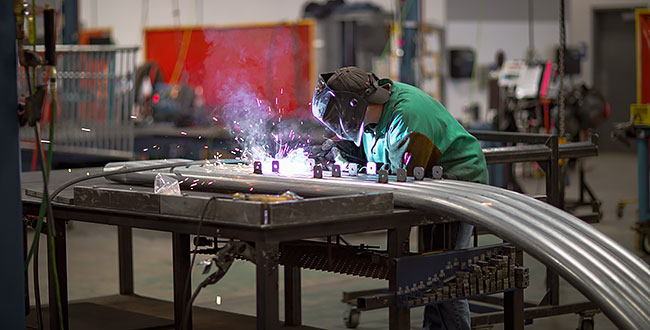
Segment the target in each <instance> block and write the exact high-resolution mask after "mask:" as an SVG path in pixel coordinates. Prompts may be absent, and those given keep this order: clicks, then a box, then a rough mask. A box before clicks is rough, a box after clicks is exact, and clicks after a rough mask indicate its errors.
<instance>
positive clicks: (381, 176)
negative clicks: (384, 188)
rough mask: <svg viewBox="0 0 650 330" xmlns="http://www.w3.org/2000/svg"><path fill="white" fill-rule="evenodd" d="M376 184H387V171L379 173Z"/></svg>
mask: <svg viewBox="0 0 650 330" xmlns="http://www.w3.org/2000/svg"><path fill="white" fill-rule="evenodd" d="M377 182H379V183H388V171H386V170H381V171H379V176H378V177H377Z"/></svg>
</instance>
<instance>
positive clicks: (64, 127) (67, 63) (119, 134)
mask: <svg viewBox="0 0 650 330" xmlns="http://www.w3.org/2000/svg"><path fill="white" fill-rule="evenodd" d="M43 50H44V49H43V47H42V46H38V47H37V51H38V52H43ZM137 50H138V47H117V46H95V45H92V46H91V45H57V74H56V81H57V86H56V89H57V93H56V94H57V103H58V104H57V111H56V113H55V114H54V116H55V117H54V118H55V129H54V139H53V140H54V149H53V150H54V151H55V152H59V153H72V154H81V155H94V156H100V157H107V158H121V159H131V158H133V155H134V153H133V140H134V134H133V127H134V120H133V119H132V118H131V116H132V115H133V106H134V90H135V68H136V51H137ZM41 74H43V73H41ZM18 79H19V91H20V93H21V94H22V95H27V94H28V90H27V87H26V86H27V84H26V80H25V71H24V69H23V68H22V67H19V75H18ZM37 80H39V81H42V79H37ZM45 108H49V104H46V105H45V106H44V109H45ZM48 112H49V110H48V111H44V116H43V117H44V118H43V121H42V122H41V123H42V124H41V129H42V133H41V137H42V139H47V137H48V136H49V127H48V126H49V125H46V124H45V123H46V122H49V120H50V118H49V115H45V113H48ZM20 138H21V148H23V149H33V148H34V145H35V144H34V142H35V141H34V132H33V130H32V129H31V128H29V127H23V128H22V129H21V131H20ZM44 142H46V143H48V142H49V141H44Z"/></svg>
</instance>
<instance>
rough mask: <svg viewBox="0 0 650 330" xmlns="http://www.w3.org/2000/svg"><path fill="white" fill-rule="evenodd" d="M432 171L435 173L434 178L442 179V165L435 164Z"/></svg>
mask: <svg viewBox="0 0 650 330" xmlns="http://www.w3.org/2000/svg"><path fill="white" fill-rule="evenodd" d="M431 172H432V173H433V178H434V179H436V180H440V179H442V166H434V167H433V169H431Z"/></svg>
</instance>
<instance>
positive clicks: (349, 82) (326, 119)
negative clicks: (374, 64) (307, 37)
mask: <svg viewBox="0 0 650 330" xmlns="http://www.w3.org/2000/svg"><path fill="white" fill-rule="evenodd" d="M377 82H378V79H377V76H375V75H374V74H368V73H366V72H364V71H362V70H361V69H359V68H356V67H346V68H341V69H338V70H336V71H335V72H330V73H323V74H320V75H319V76H318V81H317V82H316V87H315V88H314V95H313V97H312V101H311V110H312V114H313V115H314V117H315V118H316V119H318V121H320V122H321V123H322V124H323V125H325V127H327V128H328V129H329V130H331V131H332V132H334V133H335V134H336V136H337V137H338V138H339V139H341V140H348V141H353V142H354V144H356V145H357V146H361V139H362V137H363V126H364V122H363V119H364V117H365V115H366V109H367V107H368V103H375V104H384V103H386V101H388V98H389V97H390V92H389V91H387V90H385V89H383V88H381V87H379V86H378V83H377Z"/></svg>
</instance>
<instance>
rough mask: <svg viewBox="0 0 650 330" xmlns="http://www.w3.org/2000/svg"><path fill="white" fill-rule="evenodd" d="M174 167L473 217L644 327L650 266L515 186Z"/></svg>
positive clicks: (237, 185)
mask: <svg viewBox="0 0 650 330" xmlns="http://www.w3.org/2000/svg"><path fill="white" fill-rule="evenodd" d="M174 172H175V173H176V174H177V175H178V176H179V178H183V177H184V176H187V177H192V178H193V179H196V178H198V179H203V180H206V181H213V183H214V184H212V185H210V187H214V189H225V190H240V191H247V190H248V189H249V188H250V187H254V188H255V191H256V192H266V193H279V192H282V191H283V190H285V189H286V190H292V191H294V192H296V193H298V194H303V195H308V196H315V195H318V196H331V195H341V194H355V193H362V192H392V193H393V195H394V198H395V204H396V205H399V206H405V207H412V208H416V209H419V210H423V211H427V212H431V213H436V214H439V215H444V216H448V217H450V218H452V219H455V220H459V221H465V222H468V223H472V224H475V225H479V226H481V227H484V228H486V229H488V230H489V231H491V232H493V233H495V234H497V235H498V236H500V237H502V238H504V239H505V240H507V241H509V242H511V243H513V244H515V245H517V246H520V247H521V248H523V249H524V250H525V251H526V252H528V253H529V254H530V255H532V256H533V257H535V258H537V259H538V260H540V261H542V262H543V263H545V264H546V265H548V266H549V267H550V268H552V269H553V270H555V271H556V272H558V273H559V274H560V275H562V276H563V277H564V278H565V279H566V280H567V281H568V282H570V283H571V284H572V285H573V286H575V287H576V288H577V289H578V290H579V291H581V292H582V293H583V294H584V295H585V296H587V297H588V298H589V299H590V300H591V301H592V302H594V303H595V304H596V305H597V306H598V307H600V308H601V309H602V310H603V312H604V313H605V315H607V316H608V317H609V318H610V320H612V321H613V322H614V323H615V324H616V325H617V326H618V327H620V328H622V329H646V328H650V312H649V308H648V307H647V305H648V301H650V289H649V288H650V276H649V275H650V268H649V267H648V266H647V265H646V264H645V263H644V262H643V261H641V260H640V259H639V258H638V257H636V256H634V255H633V254H631V253H630V252H629V251H627V250H625V249H624V248H623V247H621V246H620V245H618V244H617V243H615V242H614V241H612V240H611V239H610V238H608V237H606V236H605V235H603V234H602V233H600V232H598V231H596V230H595V229H593V228H592V227H590V226H588V225H586V224H585V223H583V222H582V221H581V220H579V219H577V218H575V217H574V216H572V215H570V214H568V213H565V212H563V211H561V210H559V209H556V208H554V207H552V206H550V205H548V204H545V203H543V202H540V201H538V200H536V199H533V198H530V197H527V196H525V195H522V194H518V193H515V192H512V191H508V190H504V189H500V188H496V187H492V186H487V185H481V184H476V183H469V182H460V181H450V180H443V181H437V180H436V181H434V180H425V181H421V182H408V183H395V182H391V183H390V184H378V183H375V182H374V181H375V180H376V178H374V177H372V176H364V175H362V176H359V177H356V178H351V177H347V178H336V179H313V178H310V177H307V176H291V177H287V176H282V175H277V174H273V175H252V174H247V173H241V170H240V172H237V170H236V169H235V168H234V167H232V166H229V167H225V168H224V167H221V168H218V169H216V170H215V169H210V170H207V169H200V168H199V169H197V168H189V169H188V168H178V169H176V170H175V171H174ZM153 174H155V173H153ZM150 175H151V172H150Z"/></svg>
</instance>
